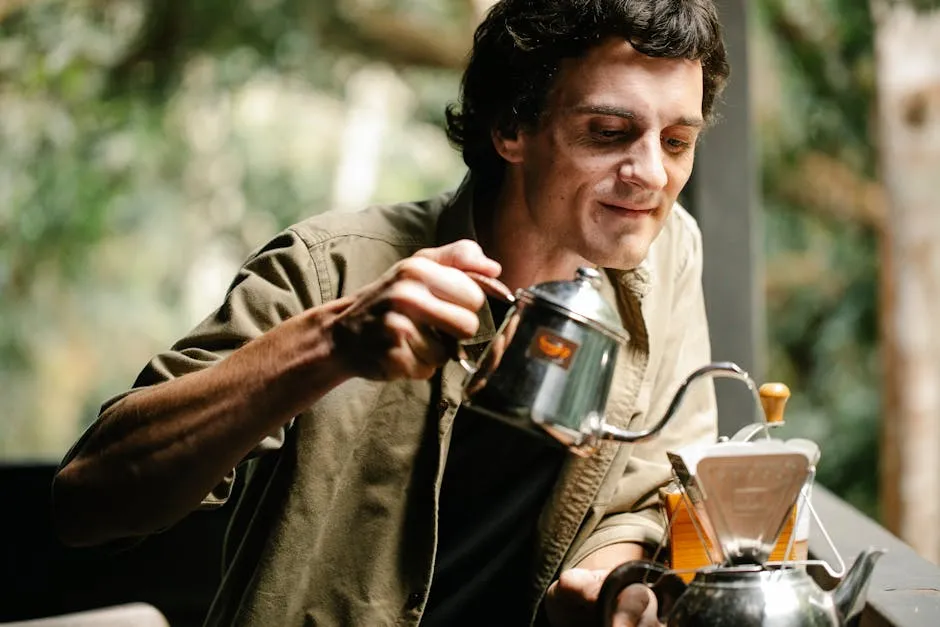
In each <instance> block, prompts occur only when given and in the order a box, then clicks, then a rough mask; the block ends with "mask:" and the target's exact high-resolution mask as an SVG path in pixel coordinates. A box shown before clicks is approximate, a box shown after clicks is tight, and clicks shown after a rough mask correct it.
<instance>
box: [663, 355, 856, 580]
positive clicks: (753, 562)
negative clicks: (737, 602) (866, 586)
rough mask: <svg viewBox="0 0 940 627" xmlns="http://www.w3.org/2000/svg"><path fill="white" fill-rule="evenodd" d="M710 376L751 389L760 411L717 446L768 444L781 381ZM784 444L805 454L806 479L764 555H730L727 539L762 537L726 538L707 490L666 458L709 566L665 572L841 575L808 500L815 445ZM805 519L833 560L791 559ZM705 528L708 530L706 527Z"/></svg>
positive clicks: (779, 408) (778, 416)
mask: <svg viewBox="0 0 940 627" xmlns="http://www.w3.org/2000/svg"><path fill="white" fill-rule="evenodd" d="M715 374H718V375H719V376H725V377H729V378H734V379H737V380H740V381H742V382H743V383H745V384H746V385H747V387H748V388H749V389H750V390H751V392H752V394H753V396H754V399H755V402H756V404H758V405H759V406H760V407H761V409H762V411H761V412H760V413H759V415H760V419H758V420H755V421H754V422H753V423H750V424H748V425H746V426H745V427H743V428H742V429H740V430H739V431H738V432H737V433H736V434H735V435H734V436H732V437H731V438H727V437H722V438H719V441H718V442H719V444H720V443H724V442H751V441H754V440H757V439H767V440H773V438H772V436H771V434H770V430H771V429H772V428H773V427H776V426H779V425H782V424H783V409H784V406H785V404H786V401H787V399H788V398H789V394H790V393H789V390H788V389H787V387H786V386H785V385H783V384H780V383H766V384H764V385H762V386H760V388H759V389H758V387H757V385H756V384H755V383H754V381H753V379H751V377H750V376H749V375H748V374H747V373H746V372H744V371H739V372H737V373H728V372H723V373H715ZM789 443H792V444H793V446H792V448H793V450H794V451H795V452H799V453H802V454H805V455H806V459H807V465H806V468H805V476H803V477H802V481H801V484H800V485H799V488H798V492H797V496H796V498H795V499H794V501H793V503H792V505H790V506H789V507H788V508H787V509H786V513H785V515H784V516H783V518H782V519H781V520H780V524H779V526H778V527H777V528H776V533H775V534H773V537H772V538H771V539H770V544H769V545H766V540H764V543H765V544H764V546H762V547H761V548H763V549H764V551H763V552H762V551H756V556H742V555H737V556H735V555H729V552H728V551H727V550H726V548H725V544H726V542H725V541H727V540H729V539H730V540H734V542H732V543H731V544H732V545H734V544H737V542H736V541H737V540H739V539H743V540H749V542H744V543H743V544H744V545H746V546H754V545H755V544H756V545H761V539H760V538H733V537H732V538H729V537H728V536H727V532H728V529H729V526H728V525H726V524H725V523H726V522H727V521H726V520H724V516H723V514H722V513H721V510H716V504H715V503H707V504H706V499H708V498H709V495H708V492H707V491H706V490H703V486H701V485H699V481H698V480H697V477H693V476H691V474H690V473H689V472H688V469H686V468H685V467H684V464H682V463H681V462H678V463H677V459H678V458H677V457H676V456H672V455H671V456H670V458H671V460H672V461H673V464H672V475H673V481H672V483H673V485H675V486H676V487H677V488H678V491H679V494H680V498H681V501H682V505H684V507H685V508H687V510H688V512H689V514H690V515H689V518H690V520H691V523H692V526H693V528H694V529H695V534H696V535H697V537H698V541H699V542H700V543H701V546H702V548H703V549H704V551H705V555H706V556H707V559H708V561H709V562H710V564H709V565H707V566H704V567H697V568H675V567H674V565H673V568H672V569H671V570H670V572H673V573H676V574H680V575H681V574H691V573H695V572H699V571H702V570H711V569H722V568H729V567H736V566H745V567H753V568H759V569H767V568H796V567H803V568H805V567H807V566H818V567H821V568H822V569H824V570H825V571H826V572H827V573H828V574H829V575H830V576H831V577H833V578H836V579H839V578H841V577H843V576H844V575H845V573H846V570H847V569H846V565H845V561H844V560H843V558H842V556H841V554H840V553H839V551H838V549H837V548H836V546H835V544H834V542H833V541H832V538H831V537H830V536H829V533H828V531H827V530H826V527H825V525H824V524H823V522H822V520H821V519H820V517H819V514H818V513H817V512H816V509H815V508H814V507H813V504H812V501H811V498H810V492H811V488H812V485H813V484H814V483H815V479H816V463H817V461H818V458H819V453H818V446H817V445H816V444H815V443H813V442H811V441H809V440H801V439H796V440H791V441H789V442H788V444H789ZM755 459H759V457H756V458H755ZM697 474H698V473H697V472H696V475H697ZM712 498H715V497H714V495H712ZM707 506H711V507H710V509H711V511H712V512H713V513H718V514H719V515H718V518H722V519H723V520H722V521H721V526H722V531H723V532H724V533H725V536H724V537H723V538H722V537H719V536H720V534H719V533H717V532H716V530H715V524H714V523H713V521H711V520H710V519H709V515H708V513H707V511H706V510H707V509H709V508H708V507H707ZM680 511H681V506H680V507H675V508H674V510H673V511H672V512H671V515H669V516H667V520H666V530H665V533H664V535H663V539H662V541H661V542H660V543H659V546H658V547H657V549H656V551H655V552H654V555H653V560H654V561H656V560H657V559H658V558H659V557H660V556H661V555H662V553H663V552H664V551H665V550H666V546H667V543H668V542H669V538H670V537H671V530H672V528H673V524H674V523H675V521H676V518H677V516H678V515H679V513H680ZM729 515H730V514H729ZM804 515H808V516H809V517H811V519H812V520H813V522H815V525H816V529H815V531H816V532H818V533H819V534H821V535H822V537H823V539H824V540H825V542H826V544H827V545H828V547H829V551H831V557H832V562H830V561H827V560H824V559H808V558H807V559H796V557H795V543H796V541H797V525H798V523H799V522H800V518H801V517H802V516H804ZM791 517H792V520H793V525H792V527H791V532H790V535H789V539H788V541H787V544H786V547H785V549H784V552H783V559H782V560H771V559H769V557H770V554H771V552H772V549H774V547H775V546H777V544H778V542H779V539H780V535H781V533H782V531H783V529H784V527H785V526H786V522H787V520H788V519H790V518H791ZM807 523H808V521H807ZM706 525H707V526H708V528H707V529H706ZM730 527H731V528H733V527H734V525H731V526H730ZM723 540H724V541H723ZM715 552H719V553H720V554H719V555H715ZM763 553H766V556H763Z"/></svg>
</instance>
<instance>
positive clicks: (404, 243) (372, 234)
mask: <svg viewBox="0 0 940 627" xmlns="http://www.w3.org/2000/svg"><path fill="white" fill-rule="evenodd" d="M452 196H453V193H452V192H447V193H444V194H440V195H438V196H435V197H433V198H429V199H427V200H421V201H416V202H402V203H396V204H386V205H373V206H371V207H367V208H365V209H363V210H361V211H353V212H349V211H327V212H325V213H321V214H319V215H316V216H312V217H310V218H307V219H306V220H303V221H302V222H298V223H296V224H294V225H293V226H292V227H290V229H289V230H291V231H293V232H294V233H295V234H296V235H297V237H299V238H300V239H301V240H303V242H304V243H306V244H307V246H308V247H309V248H311V249H313V248H316V247H322V246H336V245H342V244H343V243H344V242H345V243H349V242H359V243H360V244H373V245H375V244H378V245H383V244H384V245H388V246H393V247H402V248H413V247H418V248H420V247H423V246H429V245H431V244H432V243H433V242H434V236H435V230H436V227H437V221H438V218H439V216H440V214H441V211H442V210H443V209H444V207H446V206H447V204H448V202H449V201H450V199H451V198H452Z"/></svg>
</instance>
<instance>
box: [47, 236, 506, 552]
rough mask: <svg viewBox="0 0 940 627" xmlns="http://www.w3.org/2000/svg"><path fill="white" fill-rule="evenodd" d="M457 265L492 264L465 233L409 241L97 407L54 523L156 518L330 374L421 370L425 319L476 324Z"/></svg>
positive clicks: (64, 476)
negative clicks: (347, 282) (369, 277)
mask: <svg viewBox="0 0 940 627" xmlns="http://www.w3.org/2000/svg"><path fill="white" fill-rule="evenodd" d="M460 270H474V271H477V272H483V273H485V274H487V275H490V276H495V275H496V274H498V273H499V265H498V264H496V263H495V262H492V261H490V260H488V259H486V257H484V256H483V254H482V251H480V249H479V247H478V246H476V245H475V244H472V243H470V242H456V243H454V244H451V245H448V246H444V247H442V248H438V249H428V250H426V251H421V252H419V253H418V254H416V256H415V257H412V258H410V259H406V260H404V261H402V262H399V263H398V264H396V265H395V266H393V267H392V268H391V269H390V270H389V271H388V272H387V273H386V274H385V275H383V276H382V277H381V278H380V279H378V280H377V281H376V282H374V283H372V284H370V285H368V286H366V287H365V288H363V289H362V290H359V291H358V292H356V293H355V294H352V295H350V296H347V297H344V298H341V299H339V300H336V301H333V302H331V303H327V304H325V305H322V306H318V307H313V308H310V309H307V310H305V311H303V312H302V313H300V314H298V315H296V316H293V317H291V318H289V319H287V320H286V321H284V322H282V323H280V324H278V325H277V326H275V327H274V328H272V329H271V330H269V331H268V332H266V333H264V334H262V335H261V336H260V337H257V338H256V339H254V340H252V341H250V342H248V343H247V344H245V345H244V346H242V347H241V348H239V349H238V350H236V351H235V352H233V353H232V354H231V355H229V356H228V357H227V358H226V359H223V360H222V361H220V362H219V363H217V364H216V365H214V366H212V367H209V368H205V369H203V370H199V371H197V372H192V373H190V374H186V375H184V376H182V377H179V378H177V379H173V380H171V381H167V382H165V383H160V384H157V385H154V386H151V387H148V388H144V389H141V390H139V391H137V392H134V393H132V394H130V395H128V396H126V397H124V398H123V399H121V400H120V401H118V402H117V403H115V404H114V405H112V406H111V407H109V408H108V409H107V410H106V411H105V412H104V413H103V414H102V415H101V417H100V418H99V421H98V423H97V424H96V426H95V428H94V430H93V431H92V432H91V433H90V435H89V436H88V437H87V439H86V440H85V441H84V442H82V444H81V446H80V448H79V449H78V451H77V453H76V454H75V455H74V457H73V458H72V459H71V460H70V461H69V462H68V463H67V464H66V465H65V466H64V467H63V468H62V469H61V470H60V471H59V473H58V474H57V476H56V479H55V483H54V488H53V498H54V504H55V508H54V515H55V520H56V525H57V528H58V532H59V535H60V537H61V538H62V539H63V541H65V542H67V543H69V544H74V545H83V544H96V543H100V542H105V541H108V540H112V539H116V538H121V537H127V536H134V535H143V534H146V533H151V532H153V531H156V530H159V529H161V528H164V527H166V526H169V525H171V524H173V523H175V522H176V521H178V520H179V519H181V518H182V517H183V516H185V515H186V514H187V513H189V512H190V511H192V510H193V509H195V508H196V507H197V506H198V505H199V503H200V502H201V500H202V499H203V497H205V495H206V494H207V493H208V492H209V491H210V490H212V489H213V488H214V487H215V486H216V485H217V484H218V483H219V481H220V480H221V479H222V478H223V477H224V476H225V475H226V473H228V472H229V471H230V470H231V469H232V468H233V467H235V465H236V464H238V463H239V462H240V461H241V460H242V459H243V458H244V457H245V455H246V454H248V452H249V451H251V450H252V449H253V448H254V447H255V446H256V445H257V444H258V442H259V441H260V440H261V439H262V438H264V437H265V436H266V435H268V434H270V433H271V432H273V431H275V430H276V429H278V428H280V427H282V426H283V425H284V424H285V423H287V422H288V421H289V420H290V419H291V418H292V417H294V416H296V415H297V414H299V413H300V412H301V411H303V410H304V409H306V408H307V407H309V406H310V405H311V404H312V403H314V402H316V401H317V400H318V399H319V398H320V397H322V396H323V395H324V394H326V393H327V392H328V391H330V390H331V389H333V388H334V387H336V386H337V385H339V384H341V383H342V382H343V381H345V380H347V379H349V378H351V377H355V376H362V377H367V378H372V379H384V380H390V379H396V378H402V377H408V378H427V377H429V376H431V374H432V373H433V372H434V370H435V369H436V368H437V367H438V366H439V365H440V364H441V363H443V362H444V361H445V360H446V351H445V350H444V349H443V347H442V346H441V345H440V344H439V342H438V339H437V338H438V337H439V336H438V335H437V334H436V331H442V332H444V333H447V334H450V335H454V336H456V337H460V338H466V337H471V336H472V335H473V333H475V332H476V328H477V318H476V314H475V311H476V310H477V309H479V307H480V306H482V303H483V299H484V296H483V293H482V291H481V290H480V289H479V287H478V286H477V285H476V284H475V283H474V282H473V281H472V280H471V279H469V278H468V277H467V276H466V275H465V274H463V272H462V271H460ZM432 329H433V330H434V331H432Z"/></svg>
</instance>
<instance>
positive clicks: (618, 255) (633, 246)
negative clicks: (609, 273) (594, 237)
mask: <svg viewBox="0 0 940 627" xmlns="http://www.w3.org/2000/svg"><path fill="white" fill-rule="evenodd" d="M649 249H650V247H649V245H648V244H647V245H638V244H637V243H635V242H629V243H628V242H622V241H621V242H618V244H617V245H616V246H604V247H593V249H592V250H590V253H589V254H586V255H583V257H584V258H585V259H587V260H588V261H590V262H591V263H594V264H596V265H598V266H601V267H603V268H612V269H614V270H633V269H634V268H636V267H637V266H639V265H640V264H641V263H643V260H645V259H646V256H647V255H648V254H649Z"/></svg>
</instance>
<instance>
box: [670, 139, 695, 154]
mask: <svg viewBox="0 0 940 627" xmlns="http://www.w3.org/2000/svg"><path fill="white" fill-rule="evenodd" d="M665 144H666V148H667V149H668V150H669V152H672V153H680V152H685V151H686V150H688V149H689V148H691V147H692V143H691V142H687V141H685V140H682V139H678V138H676V137H667V138H666V140H665Z"/></svg>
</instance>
